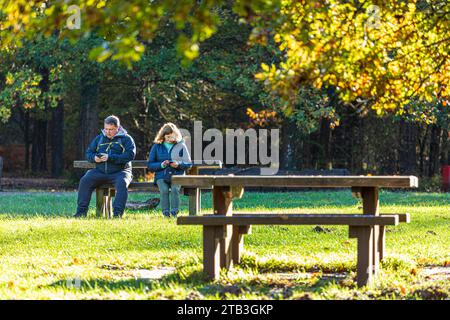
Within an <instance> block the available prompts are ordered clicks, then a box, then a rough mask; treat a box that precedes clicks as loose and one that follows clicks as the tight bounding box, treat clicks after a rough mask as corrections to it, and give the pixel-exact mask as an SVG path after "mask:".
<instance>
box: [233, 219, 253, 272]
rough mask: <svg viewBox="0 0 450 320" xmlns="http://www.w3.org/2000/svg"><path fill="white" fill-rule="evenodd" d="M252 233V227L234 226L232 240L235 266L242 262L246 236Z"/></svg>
mask: <svg viewBox="0 0 450 320" xmlns="http://www.w3.org/2000/svg"><path fill="white" fill-rule="evenodd" d="M250 233H251V226H233V235H232V238H231V246H232V249H231V260H232V262H233V264H239V263H240V262H241V255H242V251H243V250H244V235H245V234H250Z"/></svg>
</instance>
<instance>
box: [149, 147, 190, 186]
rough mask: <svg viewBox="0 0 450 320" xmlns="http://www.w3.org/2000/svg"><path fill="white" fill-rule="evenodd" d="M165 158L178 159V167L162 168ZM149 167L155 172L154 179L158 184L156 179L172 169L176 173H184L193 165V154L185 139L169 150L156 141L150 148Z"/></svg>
mask: <svg viewBox="0 0 450 320" xmlns="http://www.w3.org/2000/svg"><path fill="white" fill-rule="evenodd" d="M165 160H176V161H177V162H178V167H177V168H172V167H170V166H167V167H166V168H162V167H161V163H162V162H164V161H165ZM147 167H148V169H149V170H150V171H151V172H154V173H155V179H154V180H153V181H154V183H155V184H156V181H158V180H159V179H162V178H163V177H164V176H165V175H166V174H167V172H168V171H171V172H172V173H173V174H174V175H184V174H185V173H186V170H187V169H189V168H190V167H192V163H191V156H190V155H189V151H188V149H187V147H186V144H185V143H184V141H183V140H181V141H180V142H177V143H175V144H174V145H173V146H172V148H171V149H170V150H167V148H166V147H165V146H164V144H162V143H155V144H154V145H153V146H152V148H151V149H150V153H149V156H148V162H147Z"/></svg>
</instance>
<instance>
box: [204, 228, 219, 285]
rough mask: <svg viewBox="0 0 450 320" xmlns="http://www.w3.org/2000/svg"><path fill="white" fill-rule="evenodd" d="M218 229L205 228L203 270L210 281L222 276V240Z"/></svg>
mask: <svg viewBox="0 0 450 320" xmlns="http://www.w3.org/2000/svg"><path fill="white" fill-rule="evenodd" d="M218 228H220V229H221V227H213V226H204V227H203V270H204V272H205V274H206V276H207V277H208V278H209V279H212V280H215V279H217V278H219V275H220V239H219V238H217V232H218V230H217V229H218Z"/></svg>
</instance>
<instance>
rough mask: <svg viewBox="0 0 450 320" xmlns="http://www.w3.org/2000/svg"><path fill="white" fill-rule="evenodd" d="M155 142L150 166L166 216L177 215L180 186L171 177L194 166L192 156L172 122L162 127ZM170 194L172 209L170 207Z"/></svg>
mask: <svg viewBox="0 0 450 320" xmlns="http://www.w3.org/2000/svg"><path fill="white" fill-rule="evenodd" d="M153 142H154V145H153V146H152V148H151V149H150V155H149V158H148V168H149V169H150V171H152V172H155V178H154V183H155V184H156V185H158V188H159V193H160V195H161V202H160V203H161V207H162V213H163V215H164V217H167V218H169V217H170V216H171V215H172V216H173V217H176V216H177V214H178V211H179V208H180V205H179V204H180V194H179V192H180V186H179V185H174V184H172V183H171V177H172V175H184V174H185V173H186V170H187V169H189V168H190V167H191V166H192V163H191V157H190V155H189V151H188V149H187V147H186V144H185V143H184V141H183V139H182V136H181V132H180V130H179V129H178V128H177V126H176V125H175V124H173V123H171V122H169V123H166V124H164V125H163V126H162V127H161V129H160V130H159V132H158V134H157V135H156V138H155V140H154V141H153ZM169 189H170V192H169ZM169 195H170V207H171V208H172V210H170V207H169Z"/></svg>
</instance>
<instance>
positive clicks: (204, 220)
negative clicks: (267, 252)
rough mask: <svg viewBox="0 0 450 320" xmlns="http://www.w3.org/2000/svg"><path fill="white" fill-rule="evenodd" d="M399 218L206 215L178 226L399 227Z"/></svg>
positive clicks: (184, 220)
mask: <svg viewBox="0 0 450 320" xmlns="http://www.w3.org/2000/svg"><path fill="white" fill-rule="evenodd" d="M398 223H399V218H398V217H397V216H395V215H391V216H371V215H362V214H261V215H260V214H252V215H232V216H221V215H204V216H184V217H178V219H177V224H184V225H206V226H219V225H227V224H232V225H271V224H274V225H350V226H373V225H383V226H384V225H394V226H395V225H398Z"/></svg>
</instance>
